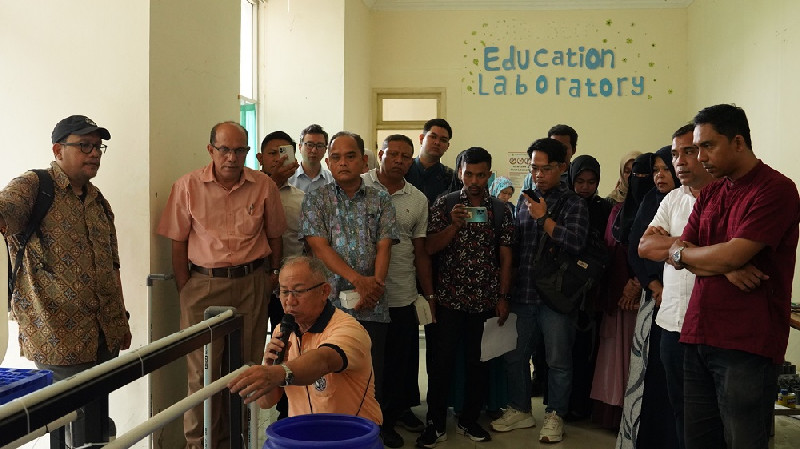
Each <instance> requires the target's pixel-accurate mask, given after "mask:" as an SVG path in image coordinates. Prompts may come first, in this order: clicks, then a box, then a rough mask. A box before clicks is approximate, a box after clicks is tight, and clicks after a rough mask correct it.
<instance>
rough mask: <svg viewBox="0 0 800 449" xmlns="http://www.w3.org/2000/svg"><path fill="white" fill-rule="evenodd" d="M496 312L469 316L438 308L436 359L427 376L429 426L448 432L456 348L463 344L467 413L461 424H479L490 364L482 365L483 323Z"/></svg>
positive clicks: (464, 410) (461, 419)
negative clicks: (447, 422)
mask: <svg viewBox="0 0 800 449" xmlns="http://www.w3.org/2000/svg"><path fill="white" fill-rule="evenodd" d="M492 316H494V312H493V311H487V312H481V313H467V312H461V311H458V310H453V309H448V308H446V307H443V306H440V307H437V308H436V322H437V327H438V335H437V345H436V359H435V360H434V367H433V369H432V370H429V372H430V375H429V376H428V417H427V419H428V422H432V423H433V425H434V426H435V427H436V429H438V430H443V429H444V428H445V422H446V419H447V397H448V393H449V392H450V382H451V379H452V377H453V368H454V366H455V359H456V348H458V344H459V342H462V341H463V343H464V358H465V367H464V370H465V382H464V409H463V410H462V411H461V416H460V417H459V422H460V423H461V424H464V425H470V424H472V423H474V422H476V421H477V420H478V415H479V414H480V412H481V408H482V407H483V404H484V403H485V402H486V395H487V393H488V390H489V384H488V382H489V364H488V363H486V362H481V361H480V359H481V338H482V337H483V323H484V322H485V321H486V320H487V319H488V318H491V317H492Z"/></svg>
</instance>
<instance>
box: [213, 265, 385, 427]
mask: <svg viewBox="0 0 800 449" xmlns="http://www.w3.org/2000/svg"><path fill="white" fill-rule="evenodd" d="M327 277H328V273H327V269H326V268H325V264H323V263H322V261H320V260H319V259H314V258H311V257H292V258H289V259H288V260H286V262H285V263H284V265H283V267H282V268H281V274H280V290H279V295H280V298H281V304H282V305H283V308H284V309H285V310H286V313H287V314H291V315H293V316H294V318H295V322H296V323H297V326H298V330H297V331H296V332H295V333H294V335H292V336H290V337H289V341H288V342H287V346H288V349H287V351H286V352H285V354H286V358H285V362H283V363H280V364H275V359H277V353H279V352H283V350H284V344H283V342H282V341H281V340H280V337H281V335H282V331H283V329H281V330H280V331H276V332H275V333H274V334H273V335H272V340H270V342H269V344H268V345H267V350H266V352H265V354H264V364H263V365H256V366H252V367H250V368H249V369H248V370H247V371H245V372H244V373H242V374H241V375H239V376H238V377H237V378H236V379H234V380H233V381H231V383H230V384H228V387H229V388H230V389H231V393H239V395H240V396H242V397H243V398H245V399H244V402H245V404H248V403H250V402H253V401H256V400H257V401H258V405H259V406H260V407H261V408H264V409H267V408H271V407H272V406H274V405H275V404H276V403H277V402H278V400H279V399H280V398H281V396H283V394H284V393H286V396H287V397H288V398H289V416H297V415H307V414H311V413H343V414H347V415H353V416H361V417H364V418H367V419H369V420H371V421H373V422H375V423H376V424H378V425H380V424H381V422H382V420H383V418H382V416H381V409H380V406H378V401H376V400H375V379H374V376H373V375H372V356H371V355H370V348H371V341H370V338H369V335H367V331H366V330H364V328H363V327H362V326H361V325H360V324H358V322H357V321H356V320H355V319H354V318H353V317H351V316H350V315H348V314H347V313H345V312H343V311H341V310H339V309H337V308H336V307H335V306H334V305H333V304H331V302H330V301H329V300H328V295H329V294H330V292H331V285H330V284H329V283H328V282H327V281H326V279H327Z"/></svg>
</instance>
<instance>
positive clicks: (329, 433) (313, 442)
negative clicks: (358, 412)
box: [263, 413, 383, 449]
mask: <svg viewBox="0 0 800 449" xmlns="http://www.w3.org/2000/svg"><path fill="white" fill-rule="evenodd" d="M316 448H331V449H339V448H341V449H345V448H346V449H383V442H382V441H381V437H380V429H379V428H378V425H377V424H375V423H374V422H372V421H370V420H368V419H366V418H361V417H358V416H351V415H340V414H336V413H319V414H316V415H302V416H294V417H291V418H286V419H282V420H280V421H276V422H274V423H272V425H270V426H269V427H267V442H266V443H264V447H263V449H316Z"/></svg>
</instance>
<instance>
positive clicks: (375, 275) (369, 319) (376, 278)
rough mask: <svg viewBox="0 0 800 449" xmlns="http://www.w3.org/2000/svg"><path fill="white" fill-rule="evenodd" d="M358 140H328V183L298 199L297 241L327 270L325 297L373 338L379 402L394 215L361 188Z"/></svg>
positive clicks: (372, 191)
mask: <svg viewBox="0 0 800 449" xmlns="http://www.w3.org/2000/svg"><path fill="white" fill-rule="evenodd" d="M360 140H361V137H360V136H358V135H357V134H355V133H351V132H347V131H341V132H338V133H336V134H335V135H334V136H333V137H332V138H331V143H330V146H329V148H328V158H327V159H326V160H325V162H326V163H327V164H328V168H330V170H331V173H332V174H333V182H331V183H330V184H327V185H324V186H322V187H320V188H318V189H316V190H313V191H311V192H308V193H307V194H306V196H305V198H304V199H303V206H302V210H301V219H300V231H299V232H298V238H300V239H305V241H306V243H307V244H308V246H309V247H310V248H311V251H312V252H313V253H314V256H315V257H317V258H319V259H320V260H322V261H323V262H324V263H325V266H327V267H328V269H329V270H330V271H331V272H332V275H331V277H330V278H329V279H328V282H329V283H330V284H331V287H332V288H331V293H330V296H329V299H330V300H331V302H332V303H333V305H335V306H336V307H338V308H340V309H342V310H344V311H345V312H347V313H349V314H351V315H353V317H355V318H356V319H357V320H358V322H359V323H361V325H362V326H364V328H365V329H366V330H367V332H368V333H369V336H370V338H371V339H372V366H373V370H374V371H375V391H376V392H377V394H376V396H377V399H378V402H379V403H380V401H381V395H380V392H381V391H382V389H383V388H382V387H383V365H384V353H385V345H386V334H387V332H388V330H389V304H388V302H387V299H386V296H385V295H384V290H385V284H384V280H385V279H386V274H387V273H388V271H389V256H390V252H391V248H392V244H394V243H397V241H398V234H397V228H396V226H395V211H394V206H393V205H392V199H391V197H390V196H389V194H388V193H386V192H385V191H383V190H378V189H376V188H374V187H370V186H367V185H365V184H364V182H363V181H362V179H361V173H363V172H364V167H366V164H367V157H366V156H365V155H364V148H363V146H361V145H359V141H360ZM347 290H355V292H356V293H358V295H359V296H360V299H359V300H358V303H356V304H355V307H353V308H346V307H344V306H343V303H342V301H341V300H340V298H339V293H340V292H342V291H347Z"/></svg>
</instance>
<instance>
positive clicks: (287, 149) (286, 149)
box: [278, 145, 297, 165]
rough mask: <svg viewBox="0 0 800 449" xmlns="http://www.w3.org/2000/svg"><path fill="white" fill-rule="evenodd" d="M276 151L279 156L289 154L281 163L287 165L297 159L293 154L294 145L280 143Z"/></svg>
mask: <svg viewBox="0 0 800 449" xmlns="http://www.w3.org/2000/svg"><path fill="white" fill-rule="evenodd" d="M278 153H279V154H280V155H281V156H284V155H286V156H289V157H287V158H286V160H285V161H283V165H289V164H291V163H293V162H295V161H296V160H297V158H296V157H295V155H294V146H292V145H281V146H279V147H278Z"/></svg>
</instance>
